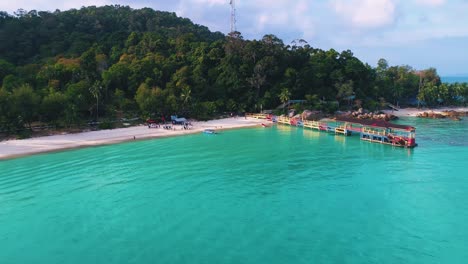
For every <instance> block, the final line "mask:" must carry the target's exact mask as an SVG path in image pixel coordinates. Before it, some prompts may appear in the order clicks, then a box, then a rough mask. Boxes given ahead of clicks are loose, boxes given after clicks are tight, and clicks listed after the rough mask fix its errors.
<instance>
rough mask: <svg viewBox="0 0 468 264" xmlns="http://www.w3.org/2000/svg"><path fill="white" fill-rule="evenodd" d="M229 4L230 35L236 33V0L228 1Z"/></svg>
mask: <svg viewBox="0 0 468 264" xmlns="http://www.w3.org/2000/svg"><path fill="white" fill-rule="evenodd" d="M229 4H230V5H231V33H232V32H234V31H237V28H236V22H237V20H236V0H230V2H229Z"/></svg>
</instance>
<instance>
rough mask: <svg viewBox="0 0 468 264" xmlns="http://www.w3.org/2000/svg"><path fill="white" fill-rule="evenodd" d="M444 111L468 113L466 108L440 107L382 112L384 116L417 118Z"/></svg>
mask: <svg viewBox="0 0 468 264" xmlns="http://www.w3.org/2000/svg"><path fill="white" fill-rule="evenodd" d="M446 111H457V112H468V107H441V108H434V109H432V108H421V109H418V108H401V109H399V110H398V111H392V110H384V111H383V112H384V113H386V114H392V115H395V116H398V117H404V116H417V115H418V114H421V113H424V112H428V113H436V114H441V113H443V112H446Z"/></svg>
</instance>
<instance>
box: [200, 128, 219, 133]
mask: <svg viewBox="0 0 468 264" xmlns="http://www.w3.org/2000/svg"><path fill="white" fill-rule="evenodd" d="M203 133H205V134H216V130H214V129H209V128H208V129H205V130H203Z"/></svg>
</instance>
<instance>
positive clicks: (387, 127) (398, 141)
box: [265, 116, 417, 148]
mask: <svg viewBox="0 0 468 264" xmlns="http://www.w3.org/2000/svg"><path fill="white" fill-rule="evenodd" d="M265 118H267V117H265ZM268 119H271V120H272V121H276V122H277V123H278V124H283V125H291V126H298V127H303V128H308V129H312V130H317V131H323V132H327V133H332V134H340V135H344V136H350V135H352V134H359V136H360V139H361V140H364V141H368V142H372V143H380V144H386V145H392V146H396V147H405V148H414V147H416V146H417V144H416V128H415V127H412V126H408V125H399V124H393V123H390V122H386V121H383V120H366V119H356V118H350V117H337V118H336V119H334V120H324V121H308V120H304V121H302V120H300V119H298V118H294V117H293V118H289V117H286V116H278V117H269V118H268Z"/></svg>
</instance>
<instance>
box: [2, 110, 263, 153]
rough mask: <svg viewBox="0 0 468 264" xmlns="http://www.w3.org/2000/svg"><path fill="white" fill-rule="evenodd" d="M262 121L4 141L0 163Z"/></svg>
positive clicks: (236, 120)
mask: <svg viewBox="0 0 468 264" xmlns="http://www.w3.org/2000/svg"><path fill="white" fill-rule="evenodd" d="M262 122H265V121H264V120H263V121H262V120H257V119H253V118H247V119H245V118H240V117H239V118H226V119H219V120H211V121H207V122H192V124H193V128H192V129H190V130H183V129H182V126H179V125H177V126H174V127H175V128H176V129H175V130H166V129H163V128H148V126H144V125H141V126H135V127H128V128H119V129H112V130H100V131H90V132H82V133H76V134H64V135H54V136H47V137H37V138H30V139H23V140H8V141H3V142H0V160H4V159H11V158H15V157H21V156H26V155H32V154H37V153H44V152H52V151H60V150H65V149H73V148H81V147H88V146H98V145H107V144H114V143H119V142H125V141H133V140H142V139H150V138H158V137H171V136H180V135H187V134H194V133H201V132H202V131H203V130H204V129H207V128H212V129H216V130H224V129H234V128H243V127H254V126H259V125H261V123H262Z"/></svg>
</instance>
